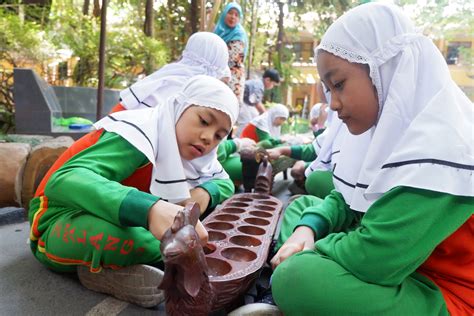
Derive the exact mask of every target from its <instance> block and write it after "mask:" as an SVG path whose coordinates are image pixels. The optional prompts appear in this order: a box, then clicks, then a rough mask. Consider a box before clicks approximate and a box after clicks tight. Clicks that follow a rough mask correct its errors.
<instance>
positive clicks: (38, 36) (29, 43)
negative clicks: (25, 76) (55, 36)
mask: <svg viewBox="0 0 474 316" xmlns="http://www.w3.org/2000/svg"><path fill="white" fill-rule="evenodd" d="M43 35H44V33H42V32H41V31H40V27H39V26H38V25H37V24H36V23H35V22H29V21H21V20H20V18H19V17H18V15H16V14H14V12H13V13H12V12H11V11H5V10H3V9H0V132H1V133H6V132H8V131H10V130H11V129H12V128H13V126H14V114H15V109H14V101H13V71H12V68H13V67H21V66H23V65H24V62H25V60H29V61H34V62H37V63H41V62H42V61H43V60H44V59H45V58H46V56H47V55H48V48H49V47H50V45H49V43H47V41H46V40H45V39H44V36H43ZM5 67H8V68H5Z"/></svg>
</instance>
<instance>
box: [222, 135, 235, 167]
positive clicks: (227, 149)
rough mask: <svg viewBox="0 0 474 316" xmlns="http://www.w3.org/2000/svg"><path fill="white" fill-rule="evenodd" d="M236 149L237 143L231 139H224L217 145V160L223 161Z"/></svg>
mask: <svg viewBox="0 0 474 316" xmlns="http://www.w3.org/2000/svg"><path fill="white" fill-rule="evenodd" d="M236 151H237V145H235V142H234V141H233V140H232V139H226V140H224V141H223V142H221V143H220V144H219V146H218V147H217V160H218V161H219V162H220V163H223V162H224V161H226V160H227V157H229V156H230V155H232V154H233V153H235V152H236Z"/></svg>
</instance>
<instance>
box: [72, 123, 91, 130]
mask: <svg viewBox="0 0 474 316" xmlns="http://www.w3.org/2000/svg"><path fill="white" fill-rule="evenodd" d="M91 126H92V125H91V124H79V123H76V124H69V129H86V128H90V127H91Z"/></svg>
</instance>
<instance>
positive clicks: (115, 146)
mask: <svg viewBox="0 0 474 316" xmlns="http://www.w3.org/2000/svg"><path fill="white" fill-rule="evenodd" d="M148 163H149V161H148V159H147V158H146V157H145V155H144V154H143V153H141V152H140V151H139V150H137V149H136V148H135V147H134V146H132V145H131V144H130V143H129V142H128V141H126V140H125V139H123V138H122V137H121V136H119V135H117V134H115V133H109V132H104V133H103V134H102V136H101V137H100V139H99V140H98V142H97V143H95V144H94V145H92V146H90V147H88V148H86V149H84V150H83V151H81V152H79V153H77V154H76V155H74V156H73V157H72V158H70V159H69V160H68V161H67V162H66V163H65V164H64V165H63V166H61V168H59V169H58V170H57V171H56V172H55V173H54V174H53V175H52V176H51V178H50V179H49V181H48V183H47V185H46V188H45V195H46V196H47V197H48V200H49V204H50V205H51V206H53V205H56V206H63V207H70V208H75V209H81V210H85V211H87V212H89V213H91V214H93V215H95V216H98V217H100V218H102V219H105V220H107V221H109V222H111V223H114V224H116V225H121V226H142V227H145V228H147V219H148V210H149V209H150V207H151V206H152V205H153V204H154V203H156V201H158V200H159V199H160V197H157V196H154V195H152V194H150V193H146V192H142V191H139V190H138V189H136V188H133V187H128V186H124V185H122V184H121V183H120V182H121V181H123V180H125V179H126V178H128V177H129V176H131V175H132V174H133V173H134V172H135V171H136V170H137V169H138V168H140V167H143V166H145V165H147V164H148ZM147 180H148V179H146V180H144V181H147ZM200 187H202V188H204V189H205V190H206V191H207V192H208V193H209V195H210V196H211V200H210V203H209V208H212V207H214V206H216V205H217V204H219V203H221V202H222V201H224V200H225V199H227V198H228V197H230V196H231V195H232V194H233V190H234V188H233V184H232V181H231V180H230V179H225V180H222V179H216V180H210V181H208V182H205V183H203V184H202V185H200Z"/></svg>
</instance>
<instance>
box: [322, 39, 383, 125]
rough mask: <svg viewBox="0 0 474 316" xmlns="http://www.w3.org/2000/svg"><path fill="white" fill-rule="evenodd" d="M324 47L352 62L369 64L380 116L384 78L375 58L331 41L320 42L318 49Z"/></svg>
mask: <svg viewBox="0 0 474 316" xmlns="http://www.w3.org/2000/svg"><path fill="white" fill-rule="evenodd" d="M318 49H322V50H325V51H327V52H329V53H331V54H333V55H335V56H337V57H340V58H342V59H345V60H347V61H348V62H351V63H358V64H366V65H368V66H369V69H370V73H369V76H370V78H371V79H372V84H373V85H374V86H375V88H376V90H377V96H378V98H379V116H380V113H381V112H382V102H383V93H382V80H380V75H379V70H378V67H377V65H376V64H375V63H374V61H373V60H371V59H369V58H368V57H365V56H362V55H360V54H358V53H355V52H353V51H350V50H348V49H346V48H344V47H341V46H339V45H337V44H334V43H331V42H324V43H321V44H319V46H318V47H317V48H316V50H318Z"/></svg>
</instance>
